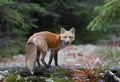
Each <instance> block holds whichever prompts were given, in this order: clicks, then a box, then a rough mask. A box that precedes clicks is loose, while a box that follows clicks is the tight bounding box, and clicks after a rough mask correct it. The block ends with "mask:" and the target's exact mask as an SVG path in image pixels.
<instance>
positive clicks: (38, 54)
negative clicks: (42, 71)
mask: <svg viewBox="0 0 120 82" xmlns="http://www.w3.org/2000/svg"><path fill="white" fill-rule="evenodd" d="M39 58H40V50H38V48H37V59H36V61H37V64H38V66H41V64H40V61H39Z"/></svg>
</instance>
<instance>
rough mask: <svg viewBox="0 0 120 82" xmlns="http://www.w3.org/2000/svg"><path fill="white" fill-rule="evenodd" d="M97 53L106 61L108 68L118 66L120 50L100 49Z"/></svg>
mask: <svg viewBox="0 0 120 82" xmlns="http://www.w3.org/2000/svg"><path fill="white" fill-rule="evenodd" d="M96 52H97V53H99V56H100V57H101V58H102V59H103V60H104V61H106V62H107V63H106V67H109V66H114V65H118V61H119V59H120V50H119V49H117V48H115V47H113V48H105V47H104V48H98V49H96Z"/></svg>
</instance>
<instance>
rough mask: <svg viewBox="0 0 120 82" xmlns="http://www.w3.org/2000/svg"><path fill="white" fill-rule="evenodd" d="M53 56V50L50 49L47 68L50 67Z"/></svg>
mask: <svg viewBox="0 0 120 82" xmlns="http://www.w3.org/2000/svg"><path fill="white" fill-rule="evenodd" d="M53 56H54V50H53V49H51V52H50V58H49V62H48V66H49V67H50V66H51V63H52V59H53Z"/></svg>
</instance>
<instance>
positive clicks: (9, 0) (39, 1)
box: [0, 0, 120, 60]
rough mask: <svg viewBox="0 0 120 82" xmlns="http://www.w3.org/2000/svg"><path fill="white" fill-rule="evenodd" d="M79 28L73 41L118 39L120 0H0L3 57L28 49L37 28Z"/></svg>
mask: <svg viewBox="0 0 120 82" xmlns="http://www.w3.org/2000/svg"><path fill="white" fill-rule="evenodd" d="M61 27H64V28H66V29H67V30H69V29H70V28H71V27H75V29H76V40H75V41H74V43H73V44H76V45H78V44H88V43H90V44H103V43H105V42H117V41H119V40H120V39H119V37H120V0H0V60H2V59H3V57H4V58H5V57H11V56H12V55H18V54H20V53H22V54H24V53H25V44H26V41H27V39H28V38H29V37H30V36H31V35H32V34H33V33H35V32H39V31H45V30H47V31H51V32H54V33H60V28H61Z"/></svg>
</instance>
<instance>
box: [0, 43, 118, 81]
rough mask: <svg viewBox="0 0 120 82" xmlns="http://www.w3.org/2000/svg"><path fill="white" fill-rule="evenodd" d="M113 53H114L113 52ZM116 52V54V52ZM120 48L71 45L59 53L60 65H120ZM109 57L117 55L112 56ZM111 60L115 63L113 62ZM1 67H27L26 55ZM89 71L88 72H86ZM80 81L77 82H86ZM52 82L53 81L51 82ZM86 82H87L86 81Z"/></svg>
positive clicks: (6, 62) (71, 66) (47, 58)
mask: <svg viewBox="0 0 120 82" xmlns="http://www.w3.org/2000/svg"><path fill="white" fill-rule="evenodd" d="M111 51H113V52H111ZM114 51H116V52H114ZM119 51H120V47H108V46H107V47H106V46H103V45H102V46H100V45H91V44H86V45H79V46H76V45H71V46H69V47H67V48H65V49H63V50H60V51H59V53H58V63H59V65H60V66H61V67H64V68H70V69H73V70H74V69H77V68H81V67H83V68H88V69H94V68H101V67H105V66H109V65H118V66H119V65H120V56H119V57H118V55H116V54H115V53H119ZM49 54H50V51H48V53H47V56H46V58H45V61H46V62H48V60H49ZM109 55H116V56H115V57H114V56H110V57H109ZM111 59H112V60H113V61H111ZM52 66H54V61H53V62H52ZM0 67H25V55H22V54H19V55H16V56H14V57H13V58H12V59H11V58H10V59H9V58H7V59H5V60H4V61H3V62H0ZM85 71H88V70H85ZM76 72H77V74H79V73H78V72H80V71H78V70H74V74H75V75H74V76H73V78H74V79H75V78H78V76H76ZM78 79H79V80H78V81H76V82H84V81H80V79H81V78H80V77H79V78H78ZM51 82H52V81H51ZM61 82H62V81H61ZM85 82H86V81H85ZM87 82H89V81H87Z"/></svg>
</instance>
